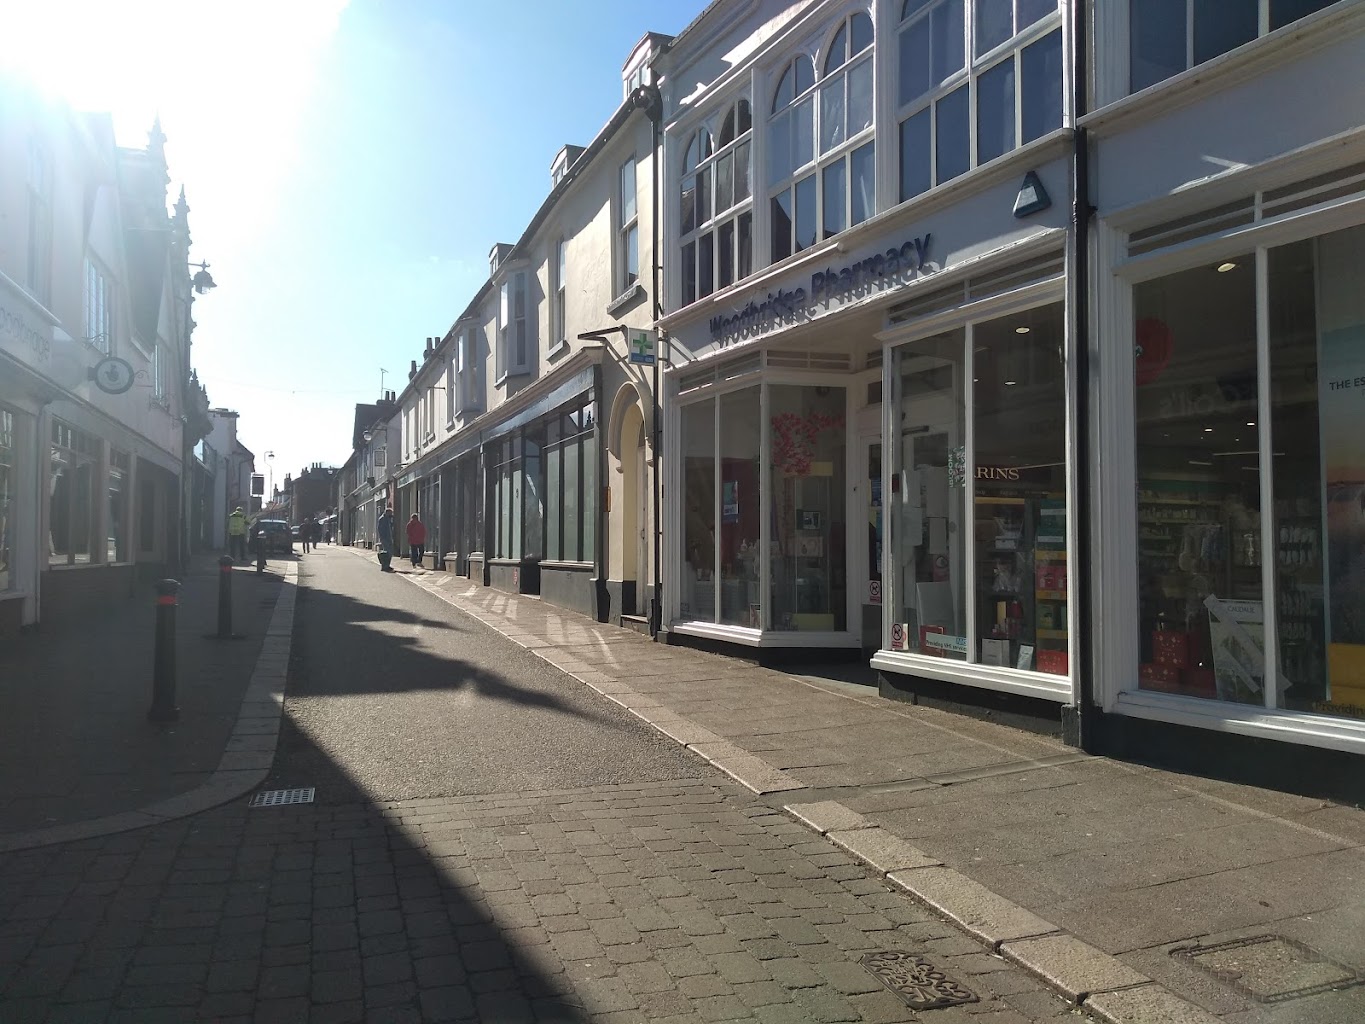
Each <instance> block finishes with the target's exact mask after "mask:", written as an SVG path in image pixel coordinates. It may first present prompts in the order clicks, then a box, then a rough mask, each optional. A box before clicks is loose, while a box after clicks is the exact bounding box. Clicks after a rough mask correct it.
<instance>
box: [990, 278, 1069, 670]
mask: <svg viewBox="0 0 1365 1024" xmlns="http://www.w3.org/2000/svg"><path fill="white" fill-rule="evenodd" d="M1064 334H1065V324H1064V322H1063V318H1062V307H1061V306H1060V305H1055V306H1045V307H1043V308H1042V309H1038V310H1033V311H1031V312H1030V313H1025V314H1021V315H1018V316H1012V317H1008V318H1005V319H1001V320H992V321H989V322H987V323H982V324H976V325H974V327H973V329H972V352H973V359H972V424H973V430H972V443H973V452H972V463H971V467H972V468H971V473H972V478H971V486H972V505H973V516H972V531H973V543H974V545H975V549H976V550H975V558H974V565H975V573H976V576H975V581H974V582H975V593H976V608H975V612H976V616H975V622H976V654H977V656H978V659H979V660H980V662H981V663H982V664H984V665H996V666H1001V667H1007V668H1021V669H1036V670H1038V671H1041V672H1050V673H1053V674H1056V675H1066V674H1067V671H1068V667H1069V666H1068V659H1067V650H1068V646H1069V643H1068V637H1069V621H1070V615H1069V601H1068V593H1069V587H1068V579H1069V573H1068V572H1067V546H1066V388H1065V377H1064V375H1063V372H1062V371H1063V363H1062V340H1063V337H1064Z"/></svg>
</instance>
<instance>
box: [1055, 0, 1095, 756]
mask: <svg viewBox="0 0 1365 1024" xmlns="http://www.w3.org/2000/svg"><path fill="white" fill-rule="evenodd" d="M1088 6H1089V5H1088V3H1086V2H1083V0H1082V2H1077V3H1073V4H1072V5H1071V16H1072V17H1071V38H1072V50H1073V53H1074V54H1075V59H1074V61H1073V74H1072V110H1073V117H1074V119H1075V120H1080V118H1081V117H1082V116H1084V114H1085V113H1086V111H1087V109H1088V107H1087V99H1086V97H1087V94H1086V88H1087V79H1088V76H1089V61H1088V60H1087V59H1086V58H1087V52H1088V51H1087V47H1088V45H1089V36H1088V25H1087V21H1086V8H1087V7H1088ZM1073 125H1074V122H1073ZM1072 142H1073V147H1074V149H1073V153H1074V157H1073V162H1072V172H1073V177H1072V183H1071V194H1072V209H1071V246H1072V249H1071V271H1072V272H1071V281H1070V283H1071V289H1070V290H1071V294H1070V295H1069V296H1068V299H1069V305H1070V307H1071V331H1072V338H1073V339H1074V344H1075V351H1076V377H1075V385H1076V393H1075V395H1074V399H1073V406H1072V408H1073V409H1074V410H1075V419H1076V449H1075V453H1074V458H1075V464H1076V494H1075V498H1076V502H1075V504H1076V508H1075V510H1074V512H1073V515H1074V516H1075V522H1076V554H1077V556H1078V557H1077V559H1076V563H1079V565H1080V566H1086V565H1089V564H1090V562H1091V555H1092V551H1091V540H1092V536H1093V531H1092V529H1091V514H1090V513H1091V507H1092V502H1091V497H1090V488H1091V480H1092V475H1091V472H1090V264H1089V259H1090V218H1091V216H1092V215H1093V214H1094V212H1095V208H1094V207H1093V206H1091V205H1090V143H1089V139H1088V137H1087V132H1086V129H1084V128H1081V127H1073V136H1072ZM1073 575H1074V576H1075V579H1074V580H1073V583H1074V584H1078V586H1077V587H1076V589H1075V591H1073V592H1078V593H1079V596H1080V600H1079V601H1077V602H1076V604H1075V607H1074V612H1073V618H1072V628H1074V629H1075V630H1076V704H1075V706H1074V707H1073V708H1070V709H1067V710H1066V711H1064V713H1063V715H1064V717H1063V738H1064V739H1065V741H1066V742H1067V743H1070V744H1072V745H1073V746H1077V747H1080V748H1081V749H1082V750H1084V751H1085V752H1086V753H1094V752H1095V751H1096V749H1097V747H1098V739H1099V737H1098V736H1096V726H1097V724H1098V709H1097V708H1096V707H1095V666H1094V664H1093V662H1092V659H1093V657H1094V650H1095V645H1094V643H1093V641H1092V638H1093V631H1092V628H1091V623H1092V621H1093V618H1094V617H1093V615H1092V604H1091V601H1092V600H1093V598H1094V590H1095V588H1094V585H1093V581H1092V577H1091V575H1090V573H1088V572H1084V571H1082V572H1076V571H1075V569H1074V568H1073Z"/></svg>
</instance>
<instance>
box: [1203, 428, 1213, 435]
mask: <svg viewBox="0 0 1365 1024" xmlns="http://www.w3.org/2000/svg"><path fill="white" fill-rule="evenodd" d="M1204 433H1206V434H1212V433H1213V428H1212V427H1205V428H1204Z"/></svg>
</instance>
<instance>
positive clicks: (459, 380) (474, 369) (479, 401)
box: [455, 327, 483, 415]
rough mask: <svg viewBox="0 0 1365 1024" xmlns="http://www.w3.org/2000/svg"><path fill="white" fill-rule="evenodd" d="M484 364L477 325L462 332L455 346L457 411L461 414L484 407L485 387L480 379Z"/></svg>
mask: <svg viewBox="0 0 1365 1024" xmlns="http://www.w3.org/2000/svg"><path fill="white" fill-rule="evenodd" d="M482 366H483V345H482V343H481V336H480V333H479V330H478V328H477V327H468V328H466V329H465V330H463V331H461V332H460V336H459V340H458V341H457V343H456V346H455V411H456V412H457V413H459V414H461V415H464V414H467V413H474V412H478V411H479V410H480V409H482V408H483V388H482V384H481V381H480V379H479V374H480V369H481V367H482Z"/></svg>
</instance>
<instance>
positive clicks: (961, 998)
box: [861, 949, 977, 1010]
mask: <svg viewBox="0 0 1365 1024" xmlns="http://www.w3.org/2000/svg"><path fill="white" fill-rule="evenodd" d="M861 962H862V965H863V966H864V967H866V968H867V969H868V970H869V971H871V972H872V976H873V977H874V978H876V979H877V980H878V981H880V982H881V983H882V984H883V985H885V986H886V987H887V988H889V989H890V990H891V991H892V992H894V993H896V995H898V996H900V997H901V999H902V1000H903V1001H904V1002H905V1005H906V1006H908V1007H910V1008H911V1009H912V1010H933V1009H935V1008H937V1007H940V1006H958V1005H960V1004H962V1003H975V1002H976V1001H977V997H976V994H975V993H974V992H972V990H971V989H969V988H967V987H966V986H965V985H963V984H961V983H960V982H957V981H954V980H953V979H952V978H950V977H948V975H946V974H944V973H943V972H942V971H940V970H939V969H938V968H937V967H935V966H934V965H933V964H931V963H930V962H929V961H928V960H926V959H924V957H922V956H916V955H915V954H914V953H905V952H902V951H900V950H894V949H893V950H887V951H885V952H881V953H869V954H867V956H865V957H863V958H862V961H861Z"/></svg>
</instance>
